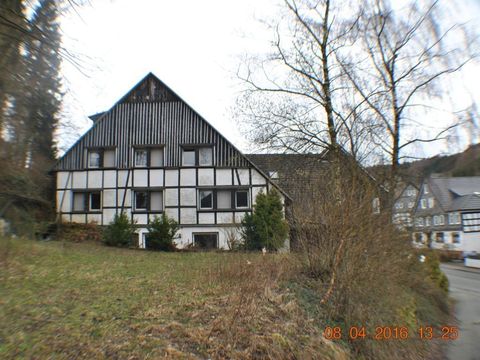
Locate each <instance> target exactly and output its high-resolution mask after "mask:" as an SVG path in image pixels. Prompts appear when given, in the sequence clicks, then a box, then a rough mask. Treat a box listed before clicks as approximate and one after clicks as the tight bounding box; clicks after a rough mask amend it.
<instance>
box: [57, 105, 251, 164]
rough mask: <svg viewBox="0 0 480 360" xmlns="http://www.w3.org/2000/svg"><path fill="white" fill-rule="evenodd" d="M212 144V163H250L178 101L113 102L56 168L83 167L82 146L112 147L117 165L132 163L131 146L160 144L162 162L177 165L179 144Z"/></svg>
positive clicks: (179, 160) (84, 152)
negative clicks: (163, 159)
mask: <svg viewBox="0 0 480 360" xmlns="http://www.w3.org/2000/svg"><path fill="white" fill-rule="evenodd" d="M185 144H212V145H214V149H215V150H214V156H215V157H214V159H215V166H220V167H222V166H225V167H250V166H251V165H250V164H249V162H248V161H247V160H246V159H245V157H244V156H243V155H242V154H241V153H240V152H239V151H237V150H236V149H235V148H234V147H233V146H232V145H231V144H230V143H229V142H228V141H227V140H226V139H225V138H224V137H223V136H222V135H220V133H218V132H217V131H216V130H215V129H214V128H213V127H212V126H211V125H210V124H208V123H207V122H206V121H205V120H204V119H203V118H201V117H200V116H199V115H198V114H197V113H196V112H195V111H193V110H192V109H191V108H190V107H189V106H188V105H187V104H185V103H184V102H182V101H174V102H144V103H130V102H124V103H119V104H117V105H116V106H114V107H113V108H112V109H111V110H110V111H108V112H107V113H106V114H105V115H104V116H102V117H101V118H100V119H99V120H98V121H97V122H96V123H95V124H94V125H93V126H92V128H91V129H90V130H89V131H88V132H87V133H86V134H85V135H84V136H83V137H82V138H80V140H79V141H78V142H77V143H76V144H75V145H74V146H73V147H72V148H71V149H70V150H69V151H68V152H67V153H66V154H65V155H64V157H63V158H61V159H60V160H59V162H58V163H57V166H56V170H79V169H83V168H85V163H86V162H85V158H84V157H85V155H86V151H85V149H88V148H90V147H116V150H117V152H116V153H117V167H118V168H129V167H132V165H133V164H132V155H133V154H132V153H133V152H132V148H133V147H135V146H141V145H164V146H165V166H166V167H179V166H181V160H182V159H181V154H182V153H181V145H185Z"/></svg>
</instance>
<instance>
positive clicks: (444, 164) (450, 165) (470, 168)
mask: <svg viewBox="0 0 480 360" xmlns="http://www.w3.org/2000/svg"><path fill="white" fill-rule="evenodd" d="M402 169H403V170H404V171H403V172H404V174H405V175H407V176H413V177H419V178H423V177H427V176H429V175H431V174H435V173H436V174H442V175H446V176H476V175H480V144H475V145H471V146H470V147H468V148H467V149H466V150H465V151H463V152H461V153H457V154H453V155H448V156H438V155H437V156H434V157H431V158H428V159H423V160H419V161H414V162H410V163H405V164H402Z"/></svg>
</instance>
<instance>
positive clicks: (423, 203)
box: [420, 199, 427, 209]
mask: <svg viewBox="0 0 480 360" xmlns="http://www.w3.org/2000/svg"><path fill="white" fill-rule="evenodd" d="M420 207H421V208H422V209H426V208H427V199H421V200H420Z"/></svg>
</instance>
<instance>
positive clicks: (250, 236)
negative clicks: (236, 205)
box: [242, 189, 288, 251]
mask: <svg viewBox="0 0 480 360" xmlns="http://www.w3.org/2000/svg"><path fill="white" fill-rule="evenodd" d="M287 236H288V224H287V222H286V220H285V219H284V216H283V206H282V200H281V198H280V194H279V193H278V192H277V191H276V190H274V189H273V190H271V191H270V192H269V193H267V194H264V193H263V192H261V193H259V194H258V195H257V197H256V199H255V205H254V206H253V212H252V213H251V214H246V215H245V216H244V218H243V220H242V237H243V240H244V242H245V248H246V249H247V250H260V249H262V248H263V247H265V248H266V249H267V250H270V251H276V250H278V249H280V248H281V247H282V246H283V245H284V243H285V239H286V238H287Z"/></svg>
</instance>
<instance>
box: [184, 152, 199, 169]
mask: <svg viewBox="0 0 480 360" xmlns="http://www.w3.org/2000/svg"><path fill="white" fill-rule="evenodd" d="M195 163H196V161H195V150H194V149H183V160H182V165H184V166H195Z"/></svg>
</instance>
